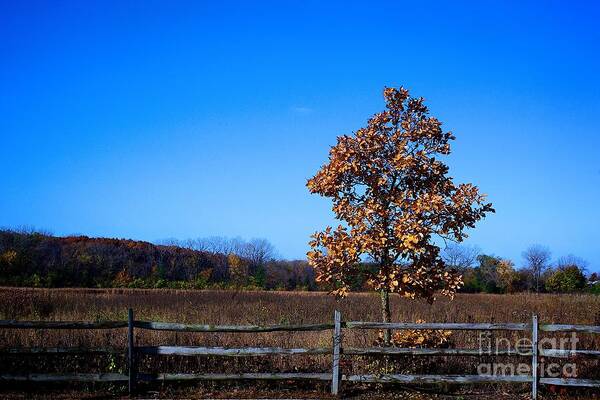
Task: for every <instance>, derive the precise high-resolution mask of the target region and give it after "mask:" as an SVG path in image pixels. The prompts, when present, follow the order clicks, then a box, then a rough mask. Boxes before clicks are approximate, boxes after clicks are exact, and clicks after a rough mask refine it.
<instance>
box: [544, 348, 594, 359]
mask: <svg viewBox="0 0 600 400" xmlns="http://www.w3.org/2000/svg"><path fill="white" fill-rule="evenodd" d="M539 354H540V355H541V356H545V357H556V358H570V357H576V356H592V357H593V356H600V351H599V350H562V349H540V350H539Z"/></svg>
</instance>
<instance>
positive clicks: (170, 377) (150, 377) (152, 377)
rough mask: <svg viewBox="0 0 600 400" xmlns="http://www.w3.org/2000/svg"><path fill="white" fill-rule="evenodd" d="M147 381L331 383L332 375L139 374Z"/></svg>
mask: <svg viewBox="0 0 600 400" xmlns="http://www.w3.org/2000/svg"><path fill="white" fill-rule="evenodd" d="M139 378H140V379H141V380H145V381H194V380H209V381H224V380H251V379H256V380H305V379H306V380H321V381H330V380H331V374H330V373H300V372H298V373H283V372H282V373H246V374H171V373H161V374H139Z"/></svg>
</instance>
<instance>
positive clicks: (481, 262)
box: [0, 229, 600, 294]
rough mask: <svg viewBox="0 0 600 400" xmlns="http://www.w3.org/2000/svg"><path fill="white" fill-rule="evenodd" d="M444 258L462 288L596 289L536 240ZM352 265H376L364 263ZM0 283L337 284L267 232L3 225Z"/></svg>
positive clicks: (577, 263)
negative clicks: (73, 232) (512, 254)
mask: <svg viewBox="0 0 600 400" xmlns="http://www.w3.org/2000/svg"><path fill="white" fill-rule="evenodd" d="M442 257H443V259H444V261H445V263H446V264H447V265H448V266H449V267H451V268H454V269H456V270H458V271H459V272H460V273H461V274H462V277H463V286H462V288H461V289H460V291H461V292H466V293H478V292H484V293H515V292H547V293H576V292H582V293H583V292H588V293H597V294H600V276H599V274H597V273H591V274H587V271H586V268H587V264H586V262H585V261H583V260H582V259H580V258H578V257H575V256H572V255H569V256H565V257H561V258H559V259H558V260H557V261H556V262H554V263H553V262H552V258H551V253H550V251H549V250H548V249H547V248H546V247H543V246H540V245H534V246H531V247H529V248H528V249H527V250H525V251H524V252H523V264H522V266H521V267H520V268H516V267H515V264H514V263H513V262H512V261H511V260H508V259H505V258H502V257H497V256H493V255H486V254H481V253H480V252H479V250H478V249H477V248H474V247H468V246H459V245H451V246H448V247H446V249H445V250H444V251H443V253H442ZM357 268H362V269H364V270H365V271H368V270H373V271H376V268H377V266H376V265H374V264H373V263H370V262H361V263H360V264H359V265H358V266H357ZM365 275H368V274H365ZM359 276H360V274H359V275H357V276H356V277H355V278H354V280H353V281H351V282H349V285H350V286H351V288H352V290H353V291H361V290H367V289H368V288H369V287H368V283H367V282H366V281H364V280H362V279H361V278H360V277H359ZM0 286H31V287H129V288H175V289H177V288H180V289H209V288H214V289H244V290H260V289H266V290H330V291H331V290H335V287H332V286H331V287H330V286H327V284H317V283H316V282H315V274H314V270H313V269H312V268H311V267H310V266H309V265H308V263H307V262H306V261H305V260H294V261H289V260H281V259H278V258H277V255H276V251H275V249H274V247H273V245H272V244H271V243H269V242H268V241H267V240H265V239H251V240H249V241H245V240H243V239H241V238H225V237H220V236H213V237H208V238H200V239H193V240H191V239H189V240H183V241H180V240H176V239H167V240H162V241H160V242H159V243H157V244H153V243H149V242H143V241H134V240H126V239H107V238H89V237H86V236H68V237H56V236H52V235H51V234H49V233H44V232H37V231H34V230H31V229H29V230H18V231H17V230H0Z"/></svg>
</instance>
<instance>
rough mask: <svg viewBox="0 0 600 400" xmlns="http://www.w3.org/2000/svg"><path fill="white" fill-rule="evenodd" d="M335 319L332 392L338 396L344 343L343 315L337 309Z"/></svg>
mask: <svg viewBox="0 0 600 400" xmlns="http://www.w3.org/2000/svg"><path fill="white" fill-rule="evenodd" d="M333 319H334V327H333V371H332V376H331V394H333V395H336V396H337V395H338V392H339V389H340V347H341V344H342V315H341V314H340V312H339V311H338V310H335V312H334V314H333Z"/></svg>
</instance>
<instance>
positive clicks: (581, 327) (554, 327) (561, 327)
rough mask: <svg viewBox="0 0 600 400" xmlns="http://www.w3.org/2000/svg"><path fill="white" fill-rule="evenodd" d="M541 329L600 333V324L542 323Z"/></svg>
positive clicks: (546, 330)
mask: <svg viewBox="0 0 600 400" xmlns="http://www.w3.org/2000/svg"><path fill="white" fill-rule="evenodd" d="M540 330H541V331H544V332H584V333H600V326H595V325H565V324H542V325H540Z"/></svg>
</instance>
